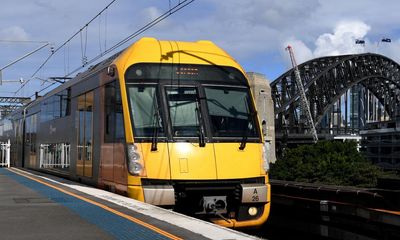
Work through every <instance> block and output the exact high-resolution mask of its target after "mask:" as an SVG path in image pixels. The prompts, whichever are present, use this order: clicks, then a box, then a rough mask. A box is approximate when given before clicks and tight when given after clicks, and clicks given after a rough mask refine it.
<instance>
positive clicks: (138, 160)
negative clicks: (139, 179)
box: [127, 143, 143, 176]
mask: <svg viewBox="0 0 400 240" xmlns="http://www.w3.org/2000/svg"><path fill="white" fill-rule="evenodd" d="M127 152H128V171H129V173H130V174H132V175H135V176H139V175H142V174H143V163H142V157H141V155H140V153H139V151H138V147H137V146H136V145H135V144H134V143H133V144H127Z"/></svg>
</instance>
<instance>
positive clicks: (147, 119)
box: [121, 85, 164, 137]
mask: <svg viewBox="0 0 400 240" xmlns="http://www.w3.org/2000/svg"><path fill="white" fill-rule="evenodd" d="M128 93H129V100H130V106H131V114H132V117H133V125H134V133H133V134H134V136H135V137H152V136H154V133H155V130H156V126H157V127H158V136H164V129H163V124H162V119H161V116H160V114H159V110H158V103H157V91H156V87H154V86H143V85H142V86H135V85H133V86H128ZM121 120H122V119H121Z"/></svg>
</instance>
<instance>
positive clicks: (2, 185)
mask: <svg viewBox="0 0 400 240" xmlns="http://www.w3.org/2000/svg"><path fill="white" fill-rule="evenodd" d="M0 236H1V237H0V239H24V240H25V239H61V240H62V239H151V240H156V239H199V240H200V239H226V240H228V239H229V240H231V239H240V240H241V239H243V240H245V239H256V238H255V237H252V236H250V235H246V234H244V233H240V232H237V231H234V230H231V229H227V228H223V227H220V226H217V225H214V224H211V223H208V222H204V221H201V220H198V219H195V218H191V217H188V216H185V215H182V214H179V213H175V212H172V211H169V210H166V209H162V208H158V207H155V206H152V205H148V204H145V203H142V202H139V201H136V200H134V199H130V198H127V197H124V196H120V195H117V194H114V193H111V192H107V191H104V190H100V189H96V188H92V187H88V186H85V185H82V184H79V183H75V182H71V181H69V180H66V179H60V178H57V177H54V176H50V175H47V174H43V173H37V172H32V171H25V170H21V169H16V168H10V169H6V168H0Z"/></svg>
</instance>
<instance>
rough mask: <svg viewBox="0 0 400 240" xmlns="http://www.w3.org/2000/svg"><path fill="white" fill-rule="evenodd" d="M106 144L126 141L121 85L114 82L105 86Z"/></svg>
mask: <svg viewBox="0 0 400 240" xmlns="http://www.w3.org/2000/svg"><path fill="white" fill-rule="evenodd" d="M104 97H105V99H104V108H105V109H104V112H105V114H104V117H105V119H104V123H105V126H104V142H105V143H113V142H120V141H123V140H124V136H125V133H124V123H123V115H122V100H121V93H120V88H119V84H118V83H117V82H116V81H113V82H111V83H109V84H107V85H105V94H104Z"/></svg>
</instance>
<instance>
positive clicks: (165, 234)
mask: <svg viewBox="0 0 400 240" xmlns="http://www.w3.org/2000/svg"><path fill="white" fill-rule="evenodd" d="M8 170H9V171H11V172H13V173H15V174H18V175H20V176H23V177H26V178H29V179H31V180H33V181H36V182H38V183H41V184H44V185H46V186H48V187H51V188H54V189H56V190H58V191H60V192H63V193H65V194H68V195H70V196H73V197H75V198H79V199H80V200H82V201H85V202H88V203H91V204H93V205H96V206H98V207H101V208H103V209H104V210H107V211H109V212H112V213H114V214H116V215H118V216H120V217H123V218H126V219H128V220H130V221H132V222H134V223H137V224H140V225H142V226H144V227H146V228H149V229H151V230H153V231H155V232H157V233H159V234H161V235H164V236H166V237H168V238H171V239H174V240H182V238H179V237H177V236H175V235H173V234H171V233H168V232H166V231H164V230H161V229H159V228H157V227H155V226H153V225H150V224H148V223H145V222H143V221H141V220H139V219H137V218H134V217H132V216H129V215H127V214H125V213H122V212H119V211H117V210H114V209H112V208H110V207H107V206H106V205H103V204H101V203H98V202H96V201H93V200H90V199H88V198H85V197H82V196H79V195H78V194H75V193H72V192H69V191H67V190H64V189H62V188H59V187H56V186H54V185H52V184H50V183H47V182H44V181H42V180H39V179H36V178H33V177H31V176H28V175H25V174H23V173H20V172H18V171H21V170H18V171H16V170H15V169H8ZM21 172H22V171H21Z"/></svg>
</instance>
